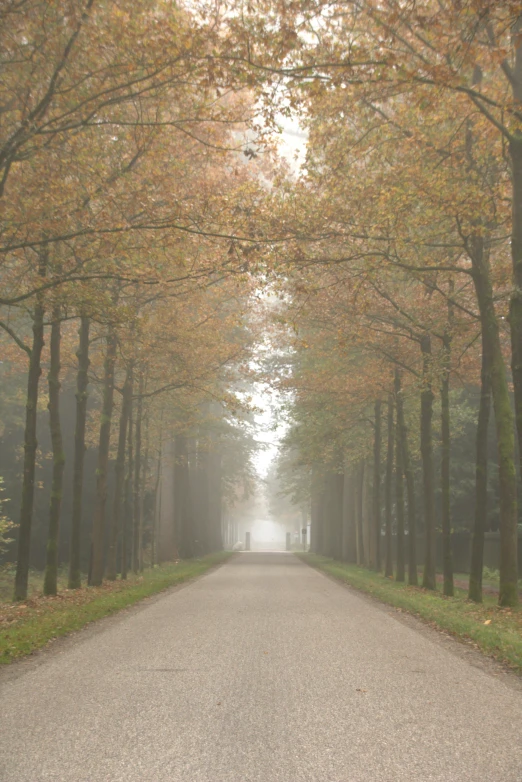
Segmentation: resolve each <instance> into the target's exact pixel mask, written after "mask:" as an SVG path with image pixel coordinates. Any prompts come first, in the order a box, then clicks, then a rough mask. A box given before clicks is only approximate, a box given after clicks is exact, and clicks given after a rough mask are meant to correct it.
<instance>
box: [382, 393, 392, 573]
mask: <svg viewBox="0 0 522 782" xmlns="http://www.w3.org/2000/svg"><path fill="white" fill-rule="evenodd" d="M393 412H394V411H393V397H392V395H391V394H390V395H389V396H388V416H387V418H388V447H387V451H386V478H385V483H384V525H385V546H386V552H385V566H384V575H385V576H386V578H391V577H392V576H393V550H392V477H393V439H394V437H393Z"/></svg>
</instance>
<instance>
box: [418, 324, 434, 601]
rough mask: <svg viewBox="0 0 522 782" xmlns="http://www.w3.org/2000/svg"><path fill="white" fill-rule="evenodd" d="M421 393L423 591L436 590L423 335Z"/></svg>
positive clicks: (427, 360)
mask: <svg viewBox="0 0 522 782" xmlns="http://www.w3.org/2000/svg"><path fill="white" fill-rule="evenodd" d="M421 351H422V390H421V432H420V435H421V457H422V488H423V492H422V493H423V500H424V535H425V550H424V573H423V578H422V586H423V587H424V589H436V588H437V577H436V548H435V493H434V485H433V434H432V427H433V391H432V384H431V359H432V354H431V337H430V335H429V334H425V335H424V336H423V337H422V339H421Z"/></svg>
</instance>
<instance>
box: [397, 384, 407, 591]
mask: <svg viewBox="0 0 522 782" xmlns="http://www.w3.org/2000/svg"><path fill="white" fill-rule="evenodd" d="M394 388H395V406H396V410H397V424H396V427H395V504H396V508H397V572H396V579H397V581H404V580H405V552H404V451H403V448H402V430H401V423H402V421H403V420H404V409H403V400H402V392H401V376H400V372H399V370H398V369H396V370H395V380H394Z"/></svg>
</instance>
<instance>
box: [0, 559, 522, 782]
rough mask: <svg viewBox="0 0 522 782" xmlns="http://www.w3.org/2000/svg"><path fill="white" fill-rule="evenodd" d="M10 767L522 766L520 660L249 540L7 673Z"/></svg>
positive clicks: (506, 781) (295, 781)
mask: <svg viewBox="0 0 522 782" xmlns="http://www.w3.org/2000/svg"><path fill="white" fill-rule="evenodd" d="M0 685H1V693H0V709H1V730H0V780H1V782H44V780H45V782H138V781H139V782H276V780H277V782H279V780H281V781H284V782H301V780H302V781H303V782H305V780H306V782H380V781H381V780H382V782H435V781H436V782H452V780H455V782H482V780H487V781H488V782H520V781H521V780H522V690H521V688H520V686H519V683H518V681H515V680H514V678H513V677H512V676H511V675H506V674H503V673H502V672H500V671H499V670H498V671H497V669H496V668H495V667H493V666H492V665H490V664H487V663H486V664H484V665H482V664H481V663H480V661H479V660H478V658H477V657H476V655H475V653H470V652H466V650H465V649H464V648H463V647H461V646H460V645H458V644H456V643H455V642H453V641H451V640H448V639H445V638H443V637H441V636H439V635H438V634H437V633H435V632H434V631H431V630H429V629H428V628H424V627H423V626H421V625H417V623H416V621H415V620H413V619H404V618H403V617H401V615H400V614H397V613H396V612H395V611H393V609H390V608H387V607H384V606H380V605H379V604H376V603H373V602H372V601H370V600H369V599H368V598H365V597H362V596H359V595H358V594H357V593H356V592H354V591H352V590H349V589H347V588H345V587H343V586H341V585H339V584H336V583H334V582H333V581H331V580H330V579H328V578H327V577H326V576H323V575H322V574H320V573H318V572H316V571H315V570H312V569H311V568H309V567H308V566H306V565H304V564H302V563H301V562H300V561H299V560H298V559H297V558H295V557H294V556H292V555H290V554H272V553H270V554H256V553H244V554H239V555H237V556H236V557H234V558H233V559H232V560H231V561H230V562H229V563H227V564H226V565H224V566H223V567H221V568H219V569H217V570H215V571H213V572H211V573H209V574H208V575H206V576H204V577H203V578H201V579H199V580H197V581H195V582H193V583H190V584H188V585H186V586H184V587H182V588H178V589H174V590H173V591H171V592H169V593H167V594H164V595H162V596H161V597H159V598H158V599H154V600H152V601H149V602H148V603H146V604H144V605H142V606H141V607H139V608H138V609H132V610H131V611H129V612H126V613H125V614H122V615H119V616H118V617H116V618H114V619H110V620H108V621H105V622H102V623H101V624H100V625H99V626H98V627H97V628H95V629H87V630H86V631H84V632H82V633H80V634H78V635H77V636H76V637H75V638H74V639H73V640H67V641H66V642H65V643H63V644H58V645H57V646H56V648H55V649H54V650H51V651H48V652H45V653H44V654H42V655H40V656H39V657H38V658H37V659H36V660H34V661H27V662H24V663H21V664H18V665H16V666H14V667H11V669H8V670H5V671H3V672H2V675H1V677H0Z"/></svg>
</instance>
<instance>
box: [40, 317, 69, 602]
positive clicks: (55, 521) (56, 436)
mask: <svg viewBox="0 0 522 782" xmlns="http://www.w3.org/2000/svg"><path fill="white" fill-rule="evenodd" d="M60 346H61V322H60V308H59V307H54V309H53V321H52V325H51V345H50V347H51V351H50V366H49V374H48V382H49V404H48V408H49V424H50V430H51V443H52V449H53V477H52V487H51V504H50V508H49V535H48V537H47V561H46V565H45V575H44V585H43V592H44V595H55V594H56V593H57V591H58V536H59V531H60V513H61V508H62V495H63V471H64V468H65V454H64V451H63V442H62V428H61V426H60Z"/></svg>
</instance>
